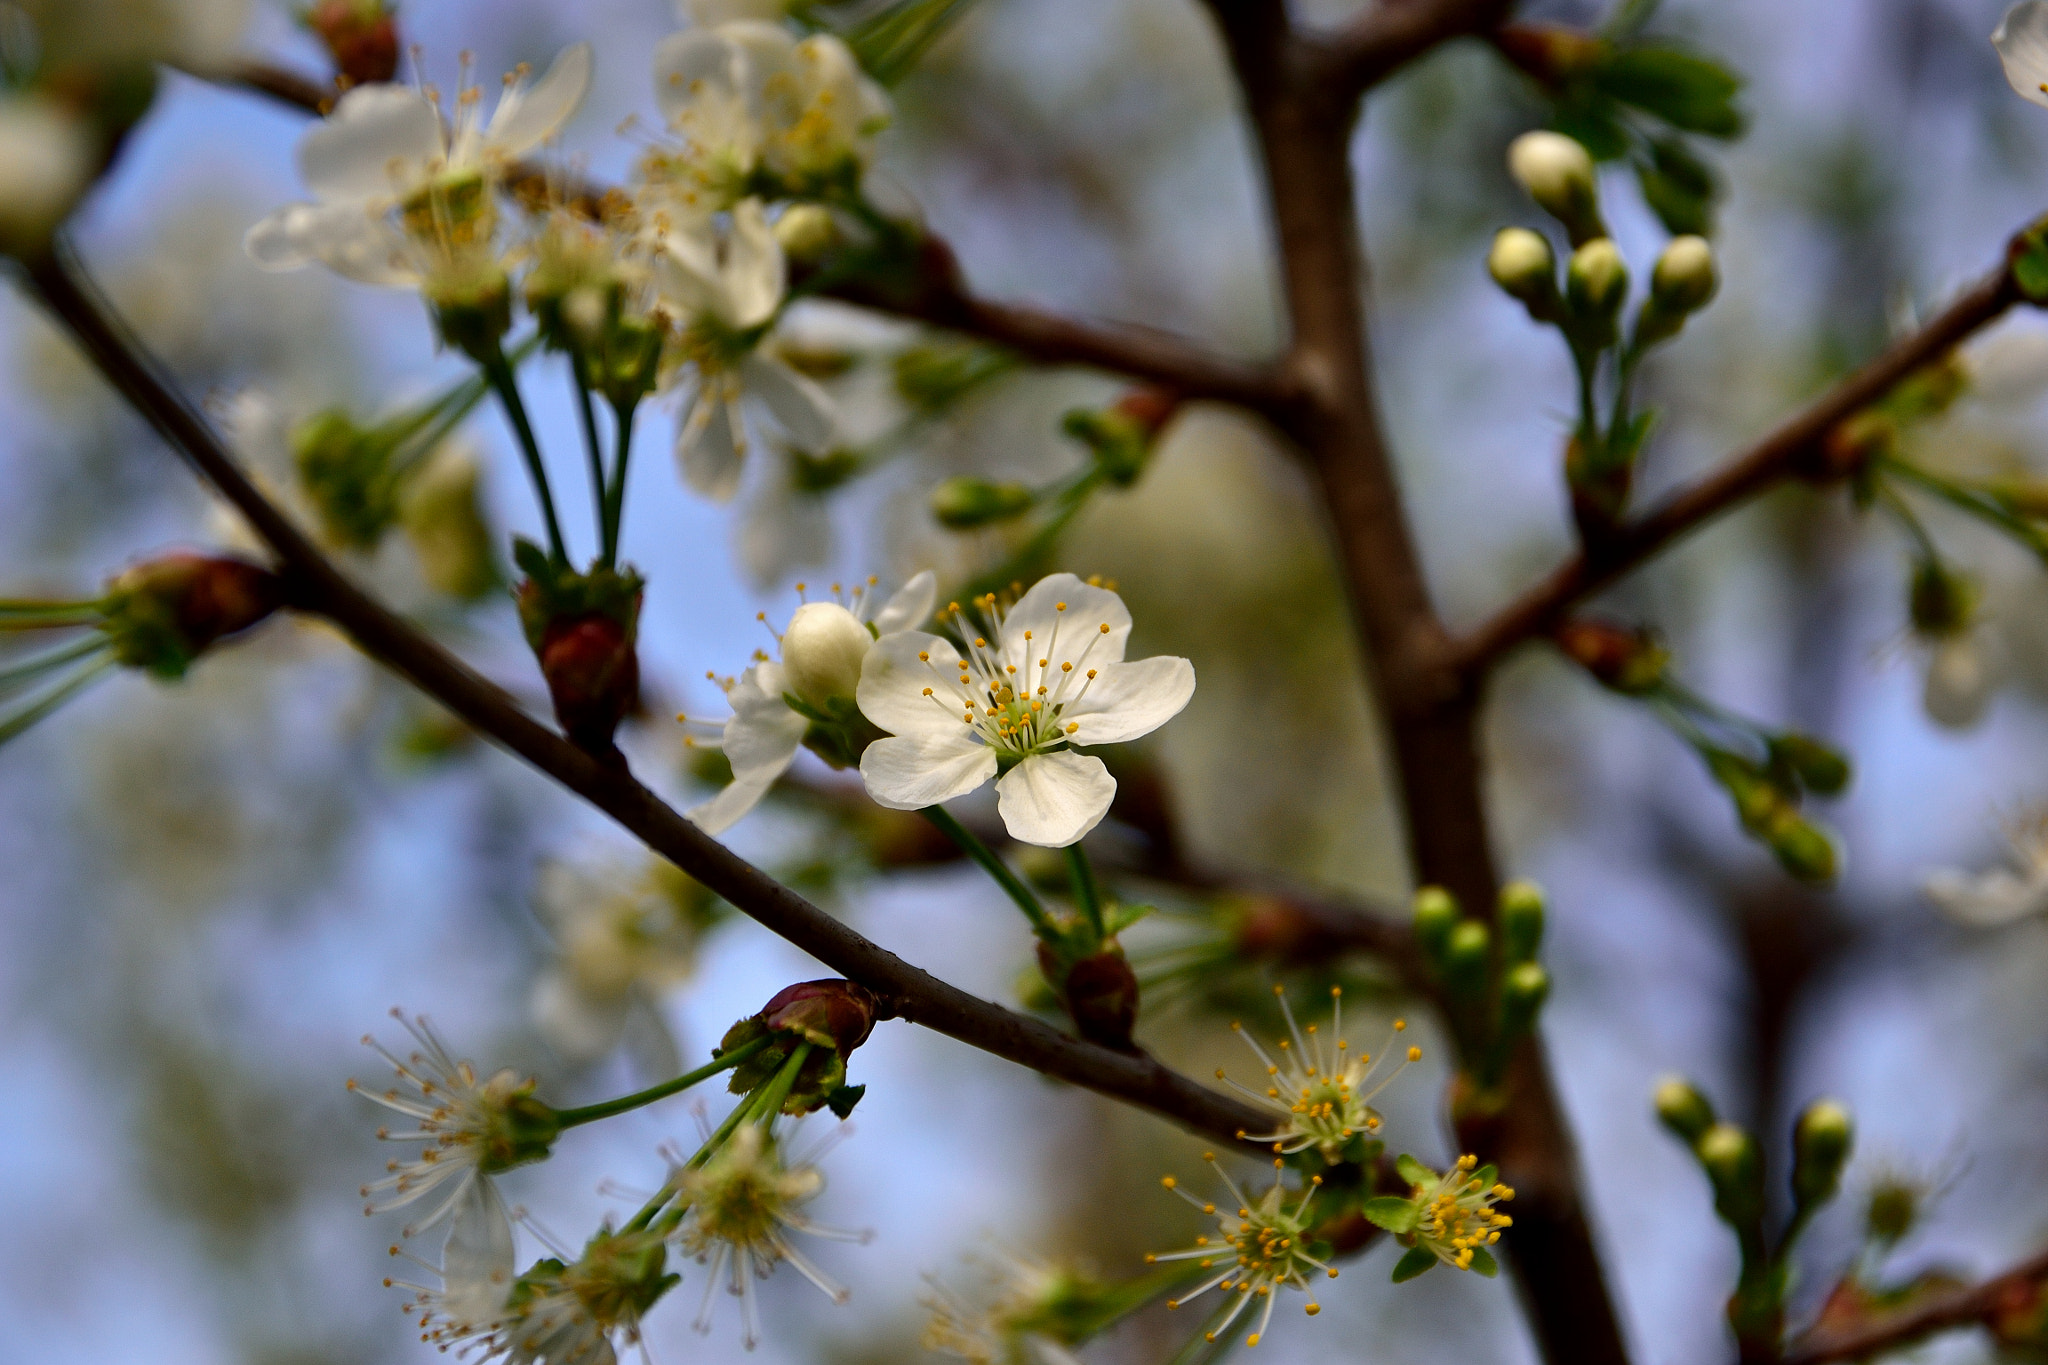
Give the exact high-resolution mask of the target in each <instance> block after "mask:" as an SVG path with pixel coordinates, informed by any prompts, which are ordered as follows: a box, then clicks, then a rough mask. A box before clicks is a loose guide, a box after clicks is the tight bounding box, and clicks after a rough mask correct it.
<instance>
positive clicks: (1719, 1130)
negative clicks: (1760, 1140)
mask: <svg viewBox="0 0 2048 1365" xmlns="http://www.w3.org/2000/svg"><path fill="white" fill-rule="evenodd" d="M1693 1151H1694V1152H1695V1153H1696V1154H1697V1155H1698V1157H1699V1159H1700V1165H1701V1166H1703V1167H1705V1168H1706V1172H1707V1179H1709V1180H1711V1181H1712V1182H1713V1184H1714V1211H1715V1212H1716V1213H1718V1214H1720V1215H1721V1218H1722V1221H1724V1222H1726V1223H1728V1224H1729V1225H1730V1226H1732V1227H1737V1228H1744V1227H1748V1226H1750V1225H1752V1224H1754V1223H1755V1222H1756V1221H1757V1219H1759V1218H1761V1217H1762V1216H1763V1209H1764V1170H1763V1162H1762V1161H1761V1160H1760V1159H1759V1157H1758V1154H1757V1149H1756V1139H1755V1138H1753V1137H1751V1136H1750V1135H1749V1134H1748V1133H1745V1132H1743V1131H1742V1130H1741V1129H1740V1128H1737V1127H1736V1126H1735V1125H1734V1124H1732V1123H1717V1124H1715V1125H1714V1126H1713V1127H1711V1128H1709V1129H1707V1131H1706V1132H1705V1133H1703V1134H1701V1136H1700V1140H1699V1142H1698V1143H1697V1144H1696V1145H1695V1146H1694V1148H1693Z"/></svg>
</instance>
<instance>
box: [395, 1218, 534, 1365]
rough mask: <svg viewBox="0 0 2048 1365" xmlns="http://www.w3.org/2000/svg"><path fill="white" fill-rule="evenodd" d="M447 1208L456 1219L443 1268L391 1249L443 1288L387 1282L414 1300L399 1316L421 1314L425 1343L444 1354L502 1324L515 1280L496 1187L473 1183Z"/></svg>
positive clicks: (450, 1229)
mask: <svg viewBox="0 0 2048 1365" xmlns="http://www.w3.org/2000/svg"><path fill="white" fill-rule="evenodd" d="M449 1202H450V1208H451V1215H452V1217H451V1221H450V1223H449V1226H448V1241H447V1244H446V1245H445V1246H443V1247H442V1249H441V1264H440V1265H438V1266H435V1265H430V1264H428V1263H427V1262H425V1261H423V1260H421V1259H420V1258H418V1257H416V1256H413V1255H412V1254H411V1253H409V1252H407V1251H405V1250H404V1249H403V1248H401V1247H397V1246H394V1247H392V1248H391V1254H392V1255H393V1256H401V1257H404V1258H406V1259H408V1260H411V1261H413V1262H414V1263H415V1264H417V1265H419V1266H421V1267H423V1268H425V1269H427V1270H429V1271H432V1272H433V1273H434V1274H435V1275H436V1276H437V1277H438V1278H439V1279H440V1281H441V1283H440V1284H439V1285H438V1286H431V1285H421V1284H413V1283H411V1282H410V1281H406V1280H398V1279H386V1280H385V1281H384V1284H385V1286H386V1287H387V1288H391V1287H399V1288H403V1289H406V1290H409V1291H411V1294H412V1297H411V1298H410V1299H408V1300H407V1301H406V1302H405V1303H403V1304H401V1305H400V1309H401V1311H402V1312H404V1313H405V1315H406V1316H407V1317H412V1316H414V1315H415V1314H417V1315H418V1320H419V1328H420V1333H421V1339H422V1340H425V1341H429V1342H434V1343H437V1344H439V1345H440V1346H441V1347H442V1348H443V1349H444V1350H445V1349H447V1348H448V1347H449V1346H450V1345H452V1344H454V1343H456V1342H461V1341H467V1340H470V1339H471V1338H474V1337H478V1336H482V1335H485V1334H488V1333H489V1332H491V1331H492V1330H494V1329H495V1328H496V1326H497V1325H498V1324H499V1323H500V1322H502V1321H503V1319H504V1315H505V1301H506V1299H507V1297H508V1296H509V1295H510V1294H511V1292H512V1280H513V1274H512V1267H513V1259H512V1258H513V1246H512V1220H511V1217H510V1215H508V1214H507V1212H506V1210H505V1200H504V1197H503V1196H502V1195H500V1194H499V1193H498V1189H497V1186H495V1185H493V1184H492V1183H491V1182H490V1181H488V1180H473V1181H470V1182H469V1183H468V1184H466V1185H464V1186H463V1188H462V1189H460V1190H459V1191H457V1192H456V1194H455V1195H454V1197H453V1198H452V1199H451V1200H450V1201H449Z"/></svg>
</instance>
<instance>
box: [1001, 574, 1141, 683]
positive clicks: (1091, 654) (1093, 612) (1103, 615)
mask: <svg viewBox="0 0 2048 1365" xmlns="http://www.w3.org/2000/svg"><path fill="white" fill-rule="evenodd" d="M1062 602H1064V603H1066V609H1065V610H1064V611H1062V610H1060V603H1062ZM1104 626H1108V627H1109V629H1108V631H1106V632H1105V631H1104V630H1103V629H1102V627H1104ZM1026 631H1029V632H1030V633H1031V639H1030V640H1028V641H1027V640H1026V639H1025V638H1024V633H1025V632H1026ZM1130 638H1131V613H1130V611H1129V610H1128V609H1127V608H1126V607H1125V606H1124V600H1123V598H1121V597H1118V596H1117V595H1116V594H1115V593H1113V592H1111V591H1110V590H1109V589H1107V588H1098V587H1095V586H1093V585H1091V584H1088V583H1083V582H1082V581H1081V580H1080V579H1078V578H1076V577H1074V575H1072V574H1070V573H1056V574H1051V575H1049V576H1047V577H1045V578H1041V579H1039V580H1038V582H1036V583H1034V584H1033V585H1032V586H1031V590H1030V591H1029V592H1027V593H1025V594H1024V595H1023V596H1022V597H1020V598H1018V599H1017V605H1016V606H1014V607H1012V608H1010V610H1009V612H1008V613H1007V614H1006V615H1005V616H1004V617H1003V662H1004V663H1006V664H1012V665H1015V666H1016V668H1017V670H1018V671H1019V672H1020V673H1021V672H1023V671H1024V670H1025V669H1026V668H1029V669H1031V670H1032V671H1034V672H1036V671H1037V668H1038V661H1039V660H1040V659H1047V660H1049V663H1048V665H1047V666H1048V667H1050V668H1052V669H1053V670H1055V671H1057V670H1058V669H1059V666H1060V665H1061V664H1063V663H1071V664H1073V665H1074V666H1075V667H1076V668H1082V667H1087V668H1100V667H1102V665H1104V664H1106V663H1109V664H1113V663H1117V662H1119V661H1120V660H1122V658H1123V657H1124V645H1125V644H1126V642H1128V641H1129V640H1130ZM1084 651H1085V658H1084ZM1054 655H1057V656H1058V657H1057V658H1055V657H1053V656H1054Z"/></svg>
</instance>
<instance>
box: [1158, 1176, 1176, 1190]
mask: <svg viewBox="0 0 2048 1365" xmlns="http://www.w3.org/2000/svg"><path fill="white" fill-rule="evenodd" d="M1159 1183H1160V1184H1162V1185H1164V1186H1166V1188H1167V1189H1169V1190H1171V1189H1175V1188H1177V1187H1178V1186H1179V1184H1180V1182H1179V1181H1178V1180H1175V1179H1174V1178H1173V1177H1172V1176H1170V1175H1163V1176H1161V1177H1159Z"/></svg>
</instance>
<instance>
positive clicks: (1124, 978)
mask: <svg viewBox="0 0 2048 1365" xmlns="http://www.w3.org/2000/svg"><path fill="white" fill-rule="evenodd" d="M1038 965H1039V969H1040V971H1041V972H1043V973H1044V975H1045V979H1046V980H1047V981H1049V982H1051V983H1052V985H1053V989H1054V990H1055V991H1056V992H1057V993H1058V995H1059V998H1060V1003H1062V1004H1064V1005H1065V1006H1066V1007H1067V1016H1068V1017H1069V1018H1071V1019H1072V1020H1073V1021H1074V1031H1075V1032H1077V1033H1079V1034H1080V1035H1081V1036H1082V1037H1083V1038H1085V1039H1087V1040H1088V1041H1089V1042H1091V1043H1096V1044H1099V1045H1101V1046H1103V1047H1108V1048H1115V1049H1116V1050H1117V1051H1119V1052H1130V1051H1132V1050H1133V1049H1134V1047H1135V1044H1133V1043H1132V1041H1131V1030H1132V1029H1134V1028H1135V1027H1137V1023H1138V978H1137V974H1136V973H1134V972H1133V971H1132V970H1131V964H1130V962H1129V960H1128V959H1126V958H1125V957H1124V950H1123V948H1122V947H1121V946H1120V945H1118V944H1117V943H1116V942H1115V941H1114V940H1111V941H1109V943H1108V946H1106V947H1104V948H1103V949H1102V950H1101V951H1099V952H1094V953H1090V954H1088V955H1086V956H1085V957H1079V958H1075V959H1072V960H1071V961H1069V960H1067V959H1066V958H1065V957H1064V956H1063V955H1062V954H1061V953H1060V952H1058V951H1057V950H1056V949H1055V948H1054V947H1053V946H1052V945H1051V944H1049V943H1046V942H1043V941H1041V942H1040V943H1039V944H1038Z"/></svg>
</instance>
